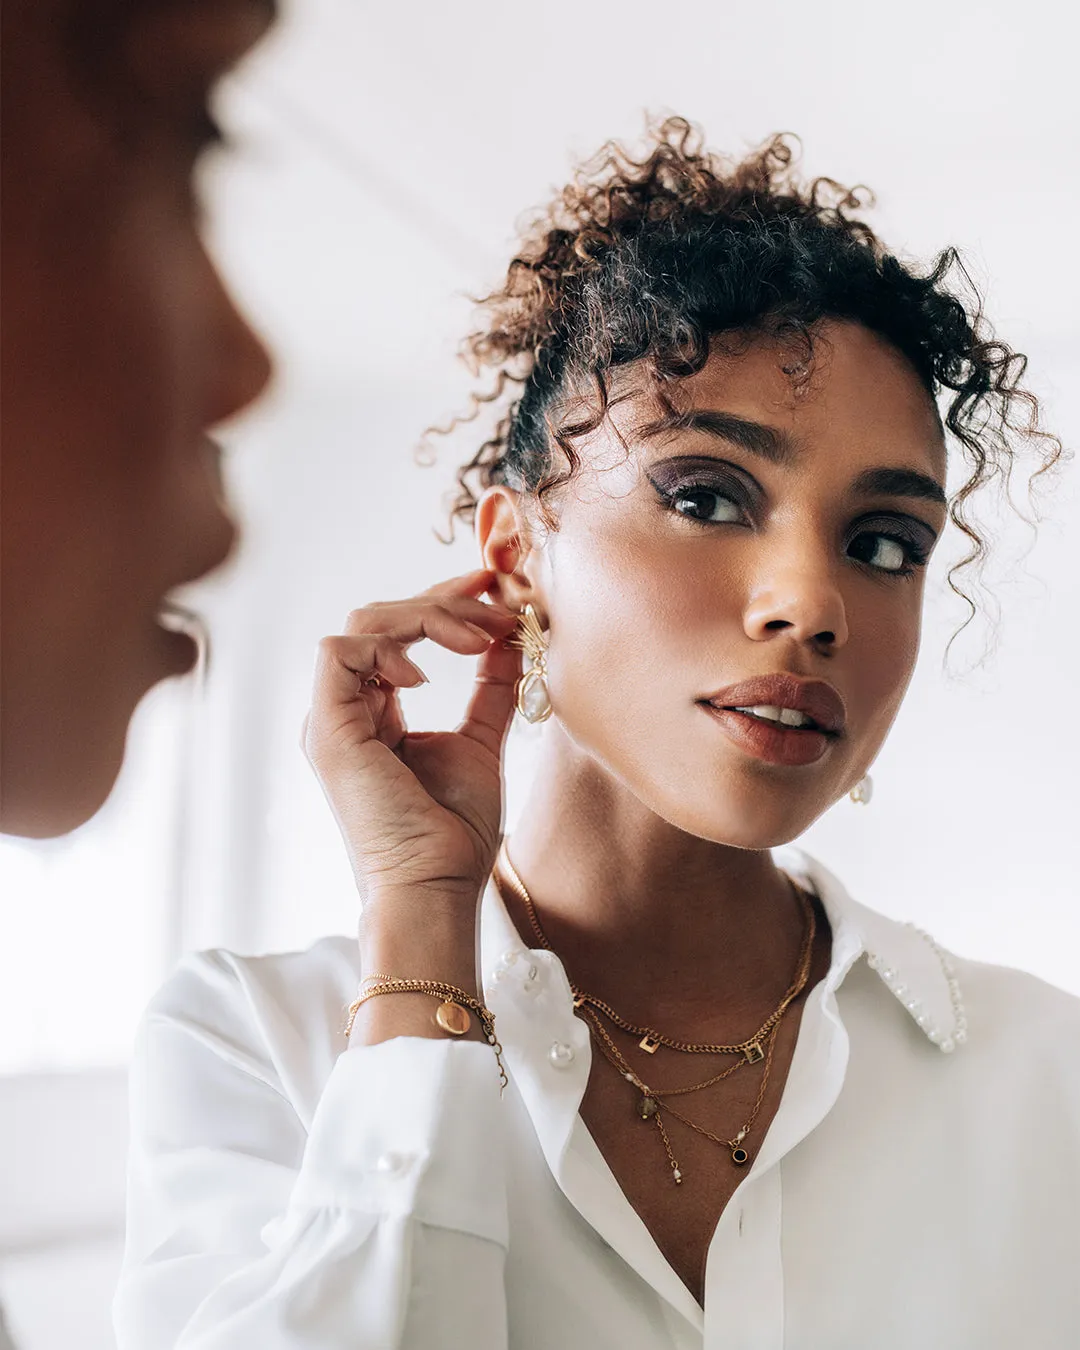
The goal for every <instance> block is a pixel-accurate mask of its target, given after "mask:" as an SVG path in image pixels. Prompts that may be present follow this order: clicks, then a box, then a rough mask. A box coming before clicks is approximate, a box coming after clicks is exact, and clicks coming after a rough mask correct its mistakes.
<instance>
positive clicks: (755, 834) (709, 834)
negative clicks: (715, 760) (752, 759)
mask: <svg viewBox="0 0 1080 1350" xmlns="http://www.w3.org/2000/svg"><path fill="white" fill-rule="evenodd" d="M676 793H677V795H675V794H676ZM651 805H652V809H653V810H654V811H656V813H657V814H658V815H660V816H662V817H663V818H664V819H665V820H667V821H669V822H670V823H671V824H672V825H674V826H675V827H676V828H677V829H680V830H682V831H684V832H685V833H686V834H690V835H693V836H694V837H695V838H697V839H707V840H709V841H710V842H711V843H714V844H723V845H725V846H726V847H728V848H742V849H750V850H754V851H763V850H765V849H770V848H780V847H781V846H782V845H784V844H790V843H791V842H792V841H793V840H795V839H797V838H798V837H799V836H800V835H801V834H803V832H804V831H806V830H808V829H809V828H810V826H811V825H812V824H813V823H814V821H815V820H817V818H818V817H819V816H820V815H821V814H822V812H824V811H825V810H826V809H827V807H828V806H829V805H830V803H829V802H822V801H821V800H819V798H818V794H815V798H814V801H813V802H810V801H809V800H808V799H807V796H806V795H805V794H803V793H799V792H797V791H796V790H795V789H794V788H793V787H792V785H790V784H788V785H787V786H786V787H785V786H781V785H780V784H778V783H768V782H763V781H761V780H760V779H757V778H754V779H751V780H750V781H747V780H746V778H744V777H743V776H742V775H734V776H733V777H732V778H727V777H726V776H725V778H724V779H723V780H721V781H719V782H717V781H716V779H715V778H710V779H708V780H707V781H705V782H704V783H699V784H695V783H694V782H693V780H692V779H690V778H687V779H686V780H684V781H683V782H682V783H680V784H678V786H677V788H676V789H675V793H673V794H671V795H670V796H669V797H668V800H667V801H662V802H660V801H655V800H654V802H653V803H651Z"/></svg>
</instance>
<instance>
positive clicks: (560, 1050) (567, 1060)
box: [548, 1041, 574, 1069]
mask: <svg viewBox="0 0 1080 1350" xmlns="http://www.w3.org/2000/svg"><path fill="white" fill-rule="evenodd" d="M548 1059H550V1060H551V1062H552V1064H554V1065H555V1067H556V1068H557V1069H565V1068H568V1067H569V1065H570V1064H572V1063H573V1061H574V1047H573V1046H572V1045H567V1044H566V1042H565V1041H554V1042H553V1043H552V1046H551V1049H550V1050H549V1051H548Z"/></svg>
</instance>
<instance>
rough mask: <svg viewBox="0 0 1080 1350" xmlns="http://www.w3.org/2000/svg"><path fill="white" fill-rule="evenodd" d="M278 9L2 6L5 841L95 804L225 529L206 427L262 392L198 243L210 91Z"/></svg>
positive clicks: (262, 371)
mask: <svg viewBox="0 0 1080 1350" xmlns="http://www.w3.org/2000/svg"><path fill="white" fill-rule="evenodd" d="M271 19H272V3H271V0H5V4H4V13H3V43H2V50H3V95H2V116H3V128H4V135H3V186H4V234H3V258H2V277H0V285H2V294H3V329H4V343H3V352H2V385H0V395H2V409H3V428H2V430H3V516H2V531H3V534H2V558H0V562H2V572H0V581H2V587H3V593H2V633H0V637H2V649H0V660H2V668H0V674H2V686H0V690H2V692H0V735H2V743H0V746H2V759H0V830H3V831H4V832H7V833H13V834H23V835H31V836H38V837H41V836H48V835H54V834H59V833H62V832H63V831H66V830H69V829H72V828H74V827H75V826H76V825H79V824H81V823H82V822H83V821H85V820H86V819H88V817H90V816H91V815H92V814H93V813H94V812H95V811H96V810H97V809H98V807H99V806H100V805H101V804H102V802H103V801H104V800H105V798H106V797H107V795H108V793H109V791H110V789H111V787H112V785H113V782H114V780H115V778H116V775H117V773H118V771H119V769H120V764H121V761H122V758H123V753H124V742H125V737H126V733H127V727H128V722H129V720H130V718H131V715H132V713H133V711H134V709H135V706H136V704H137V703H138V701H139V699H140V698H141V697H142V695H143V694H144V693H145V692H146V691H147V690H148V689H149V688H150V687H151V686H152V685H153V684H155V683H156V682H157V681H158V680H160V679H162V678H163V677H165V676H168V675H173V674H177V673H180V672H182V671H185V670H187V669H189V668H190V666H191V665H192V663H193V661H194V659H195V655H196V651H195V645H194V643H193V642H192V640H191V639H190V638H189V637H187V636H184V635H182V634H178V633H174V632H168V631H166V630H165V629H164V628H162V627H161V626H160V624H159V623H158V621H157V616H158V613H159V610H160V607H161V603H162V600H163V598H164V597H165V596H166V595H167V593H168V592H169V591H170V590H172V588H173V587H175V586H178V585H180V584H181V583H184V582H188V581H192V580H194V579H195V578H197V577H199V576H201V575H202V574H203V573H205V572H207V571H208V570H210V569H211V568H213V567H215V566H217V565H218V564H219V563H220V562H222V561H223V560H224V559H225V558H226V556H227V555H228V554H229V552H230V551H231V549H232V546H233V542H234V537H235V527H234V525H233V523H232V521H231V520H230V518H229V515H228V513H227V510H226V508H225V506H224V504H223V502H222V497H221V479H220V469H219V464H218V459H217V451H216V450H215V448H214V447H213V445H212V444H211V442H210V441H209V440H208V438H207V431H208V429H209V428H211V427H213V426H214V424H215V423H217V422H220V421H222V420H223V419H225V418H227V417H229V416H231V415H232V414H234V413H236V412H238V411H239V410H240V409H241V408H243V407H244V406H245V405H246V404H248V403H249V402H250V401H251V400H252V399H253V398H254V397H255V396H256V395H257V394H258V393H259V392H260V390H261V389H262V388H263V386H264V385H265V383H266V381H267V378H268V376H269V369H270V368H269V361H268V358H267V355H266V352H265V350H264V349H263V347H262V346H261V344H260V343H259V341H258V339H257V338H256V337H255V336H254V334H253V333H252V332H251V330H250V329H249V328H248V326H247V325H246V323H245V322H244V320H243V318H242V317H241V316H240V314H239V313H238V312H237V311H236V309H235V307H234V305H233V303H232V301H231V299H230V298H229V295H228V294H227V292H226V290H225V288H224V286H223V284H222V281H221V279H220V277H219V276H218V274H217V272H216V271H215V269H214V266H213V264H212V263H211V261H210V259H209V258H208V256H207V254H206V253H205V251H204V249H203V246H202V243H201V241H200V238H199V233H198V228H197V227H198V213H197V208H196V203H195V199H194V195H193V191H192V182H191V180H192V171H193V168H194V165H195V161H196V159H197V157H198V155H199V153H200V151H201V150H202V149H203V148H204V147H205V146H206V144H207V143H208V142H209V141H212V140H213V139H215V136H216V133H215V130H214V126H213V123H212V121H211V118H210V116H209V114H208V111H207V98H208V95H209V93H210V91H211V89H212V87H213V84H214V82H215V80H216V79H217V78H218V77H219V76H220V75H221V74H223V73H224V72H225V71H226V70H228V69H229V67H231V66H232V65H233V64H234V63H235V62H236V61H237V60H238V59H239V58H240V57H241V56H242V55H243V54H244V53H245V52H246V51H247V50H248V48H249V47H250V46H251V45H252V44H253V43H254V42H255V41H256V40H257V39H258V38H259V36H260V35H261V34H262V33H263V32H264V31H265V29H266V28H267V26H268V25H269V23H270V21H271Z"/></svg>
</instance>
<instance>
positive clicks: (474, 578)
mask: <svg viewBox="0 0 1080 1350" xmlns="http://www.w3.org/2000/svg"><path fill="white" fill-rule="evenodd" d="M496 576H497V573H495V572H493V571H491V569H490V568H487V567H480V568H478V569H477V570H476V571H475V572H465V573H464V574H463V575H462V576H460V577H451V578H450V580H449V581H440V582H437V583H436V584H435V585H434V586H429V587H428V588H427V590H426V591H421V592H420V594H421V595H450V596H455V595H462V596H473V597H474V598H475V597H479V596H481V595H487V594H490V593H491V591H492V590H493V589H494V586H495V579H496Z"/></svg>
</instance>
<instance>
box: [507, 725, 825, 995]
mask: <svg viewBox="0 0 1080 1350" xmlns="http://www.w3.org/2000/svg"><path fill="white" fill-rule="evenodd" d="M563 740H564V738H562V737H551V738H549V746H550V747H551V748H545V753H544V755H543V756H542V757H541V762H540V764H539V766H538V771H537V772H536V774H535V776H534V779H533V784H532V789H531V792H530V796H529V798H528V801H527V803H526V805H525V808H524V810H523V811H522V813H521V815H520V817H519V823H518V824H517V826H516V828H515V829H514V831H513V835H512V837H511V839H510V847H509V854H510V857H511V860H512V862H513V865H514V867H515V869H516V870H517V872H518V873H519V874H520V876H521V879H522V881H523V882H524V884H525V886H526V887H527V888H528V891H529V894H530V896H531V897H532V900H533V903H534V905H535V907H536V911H537V914H538V917H539V920H540V923H541V925H542V927H543V930H544V933H545V936H546V937H547V939H548V942H549V943H550V945H551V947H552V948H553V950H554V951H555V952H556V953H557V954H558V955H559V957H560V958H561V959H562V961H563V963H564V965H565V966H566V969H567V973H568V974H569V976H570V979H571V980H572V981H573V982H574V983H575V984H577V985H578V986H579V987H581V988H583V989H586V990H587V991H588V992H589V993H591V994H595V995H596V996H597V997H605V996H607V997H610V999H611V1000H612V1001H613V1002H614V1001H617V1000H622V1001H623V1002H624V1003H627V1004H628V1006H629V1005H630V1004H633V1005H634V1012H635V1014H636V1015H637V1016H639V1017H644V1016H646V1014H647V1013H649V1012H650V1011H657V1012H659V1011H662V1010H663V1009H664V1008H665V1007H666V1008H667V1009H669V1010H670V1009H671V1008H673V1007H676V1006H687V1005H693V1004H694V1003H697V1002H700V1003H702V1004H703V1005H704V1004H705V1003H707V1004H708V1005H709V1006H710V1007H712V1008H713V1009H716V1007H717V1004H718V1001H719V1002H720V1003H721V1004H723V1005H724V1006H730V1008H731V1010H732V1011H735V1010H737V1009H742V1008H745V1007H747V1006H748V1005H755V1004H756V1003H757V1001H758V1000H759V999H760V998H765V999H766V1001H767V1000H768V999H769V998H772V997H773V996H774V995H776V994H777V993H779V992H782V991H783V989H784V987H785V986H786V985H787V983H788V981H789V980H790V978H791V974H792V971H793V969H794V966H795V963H796V960H797V956H798V952H799V947H800V944H801V942H802V938H803V918H802V914H801V911H800V906H799V905H798V904H797V903H796V900H795V897H794V895H793V893H792V889H791V886H790V884H789V882H788V881H787V880H786V878H785V877H784V876H783V875H782V874H781V873H780V871H779V870H778V869H777V867H776V866H775V864H774V863H773V861H772V857H771V854H770V853H769V852H768V850H760V851H758V850H750V849H742V848H732V847H729V846H727V845H724V844H717V843H713V842H712V841H710V840H705V839H700V838H697V837H696V836H694V835H690V834H687V833H685V832H684V831H682V830H680V829H678V828H676V827H675V826H673V825H672V824H670V822H668V821H666V820H663V819H662V818H661V817H659V816H657V815H656V814H654V813H653V812H651V811H649V810H648V808H647V807H645V806H643V805H642V803H641V802H640V801H639V800H638V799H637V798H636V797H634V796H633V795H632V794H631V793H630V792H628V791H627V790H626V789H625V788H624V787H622V786H621V785H620V784H618V783H616V782H615V781H614V780H613V779H612V778H611V777H610V776H608V775H606V774H604V773H603V772H602V771H601V770H600V769H599V768H598V767H597V766H596V765H595V762H594V761H591V760H586V759H584V757H582V756H579V755H576V754H575V753H573V752H571V751H569V750H568V749H567V747H565V746H563V745H561V744H560V742H561V741H563ZM552 743H554V744H552ZM507 904H508V908H509V909H510V913H511V917H512V918H513V919H514V921H515V923H516V924H517V927H518V930H519V932H520V933H521V934H522V936H523V937H524V938H525V940H526V941H527V942H529V943H530V944H531V943H533V942H534V939H533V936H532V932H531V929H530V928H529V925H528V920H527V918H526V914H525V909H524V906H523V905H520V904H518V903H517V902H515V901H514V900H513V899H512V897H510V896H509V895H508V896H507Z"/></svg>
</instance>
